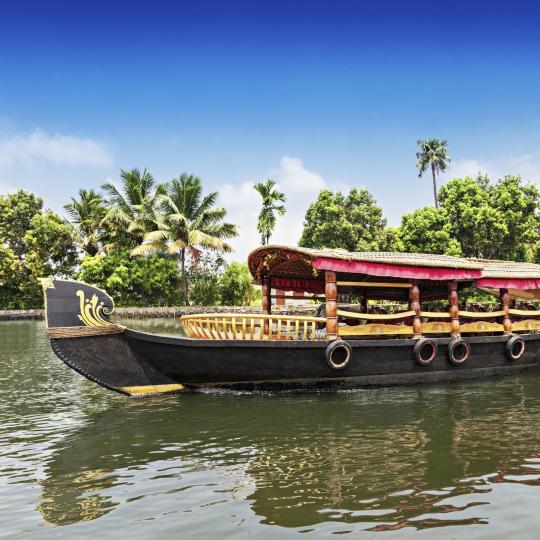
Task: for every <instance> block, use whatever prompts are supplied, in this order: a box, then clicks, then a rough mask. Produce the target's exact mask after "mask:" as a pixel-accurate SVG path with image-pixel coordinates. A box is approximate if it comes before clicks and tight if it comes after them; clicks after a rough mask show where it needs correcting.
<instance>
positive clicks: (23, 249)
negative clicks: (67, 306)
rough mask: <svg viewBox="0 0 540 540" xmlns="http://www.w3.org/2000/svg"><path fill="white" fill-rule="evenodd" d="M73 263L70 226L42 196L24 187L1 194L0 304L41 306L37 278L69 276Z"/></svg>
mask: <svg viewBox="0 0 540 540" xmlns="http://www.w3.org/2000/svg"><path fill="white" fill-rule="evenodd" d="M76 262H77V251H76V248H75V245H74V237H73V230H72V228H71V227H70V225H69V224H68V223H66V222H65V221H64V220H63V219H62V218H61V217H60V216H58V215H57V214H55V213H54V212H51V211H50V210H47V209H45V208H44V207H43V200H42V199H41V198H39V197H37V196H36V195H34V194H32V193H30V192H28V191H24V190H19V191H16V192H15V193H12V194H9V195H5V196H2V195H0V306H2V307H3V308H4V309H25V308H36V307H41V306H42V304H43V300H42V294H41V286H40V284H39V281H38V280H39V278H42V277H49V276H61V277H62V276H69V275H72V273H73V270H74V267H75V265H76Z"/></svg>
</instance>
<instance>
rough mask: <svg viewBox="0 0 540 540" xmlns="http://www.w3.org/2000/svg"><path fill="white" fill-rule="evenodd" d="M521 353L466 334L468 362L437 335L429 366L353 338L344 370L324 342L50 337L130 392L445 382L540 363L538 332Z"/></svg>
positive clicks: (96, 376)
mask: <svg viewBox="0 0 540 540" xmlns="http://www.w3.org/2000/svg"><path fill="white" fill-rule="evenodd" d="M522 337H523V339H524V341H525V352H524V354H523V356H522V357H521V358H520V359H519V360H513V361H512V360H509V359H508V358H507V356H506V353H505V345H506V342H507V341H508V339H509V337H508V336H483V337H470V338H465V341H467V342H468V343H469V344H470V347H471V354H470V357H469V359H468V360H467V361H466V362H465V363H464V364H462V365H459V366H456V365H453V364H452V363H450V361H449V360H448V357H447V346H448V343H449V342H450V340H449V339H448V338H439V339H435V340H434V341H435V342H436V343H437V345H438V353H437V356H436V358H435V359H434V360H433V362H432V363H431V364H430V365H428V366H423V365H420V364H418V362H417V361H416V360H415V356H414V352H413V347H414V342H413V341H412V340H410V339H394V340H388V339H386V340H351V341H348V343H349V344H350V345H351V348H352V354H351V360H350V362H349V364H348V365H347V366H346V367H345V368H344V369H333V368H331V367H330V366H329V365H328V363H327V362H326V358H325V349H326V347H327V343H326V342H322V341H321V342H304V341H264V342H259V341H247V340H246V341H228V340H227V341H213V340H209V341H204V340H194V339H190V338H181V337H178V338H176V337H166V336H158V335H153V334H147V333H144V332H138V331H134V330H126V331H125V332H124V333H122V334H117V335H112V336H92V337H77V338H67V339H65V338H64V339H52V340H51V343H52V347H53V350H54V352H55V353H56V354H57V355H58V356H59V357H60V358H61V359H62V360H64V361H65V362H66V363H67V364H68V365H69V366H70V367H72V368H73V369H75V370H76V371H78V372H80V373H81V374H83V375H85V376H86V377H88V378H89V379H91V380H93V381H95V382H97V383H98V384H100V385H102V386H104V387H106V388H109V389H112V390H117V391H121V392H124V393H127V394H133V393H135V394H136V393H154V392H152V391H151V390H149V391H148V392H144V391H142V392H132V391H130V390H129V389H133V388H143V387H148V388H149V389H150V388H151V387H152V386H154V387H160V386H162V387H163V388H166V387H167V385H173V384H174V383H176V384H178V385H181V386H182V387H184V388H191V389H197V388H231V389H240V390H257V389H261V390H283V389H291V390H292V389H320V388H354V387H370V386H391V385H401V384H420V383H439V382H451V381H457V380H464V379H473V378H479V377H488V376H495V375H505V374H510V373H515V372H518V371H523V370H527V369H535V368H537V367H539V366H540V334H532V335H524V336H522Z"/></svg>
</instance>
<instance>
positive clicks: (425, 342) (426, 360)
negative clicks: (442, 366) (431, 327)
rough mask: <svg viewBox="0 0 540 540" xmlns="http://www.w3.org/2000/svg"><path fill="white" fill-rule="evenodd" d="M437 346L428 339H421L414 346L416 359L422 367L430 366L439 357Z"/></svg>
mask: <svg viewBox="0 0 540 540" xmlns="http://www.w3.org/2000/svg"><path fill="white" fill-rule="evenodd" d="M437 349H438V348H437V344H436V343H435V342H434V341H433V340H432V339H428V338H420V339H419V340H418V341H417V342H416V343H415V345H414V358H415V359H416V361H417V362H418V363H419V364H420V365H421V366H429V364H431V362H433V360H434V358H435V357H436V356H437Z"/></svg>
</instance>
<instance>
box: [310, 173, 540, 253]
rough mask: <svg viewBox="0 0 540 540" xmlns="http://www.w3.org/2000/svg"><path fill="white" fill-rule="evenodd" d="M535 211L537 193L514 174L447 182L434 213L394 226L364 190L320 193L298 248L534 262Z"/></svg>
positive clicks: (538, 225)
mask: <svg viewBox="0 0 540 540" xmlns="http://www.w3.org/2000/svg"><path fill="white" fill-rule="evenodd" d="M539 210H540V192H539V191H538V188H537V187H536V186H535V185H534V184H529V183H524V182H523V181H522V180H521V178H520V177H519V176H505V177H504V178H501V179H500V180H499V181H497V182H495V183H492V182H490V180H489V179H488V178H487V177H485V176H479V177H478V178H476V179H473V178H469V177H467V178H464V179H459V178H456V179H454V180H451V181H450V182H448V183H446V184H445V185H444V186H442V187H441V189H440V191H439V193H438V208H436V207H434V206H426V207H424V208H419V209H417V210H414V211H413V212H411V213H410V214H405V215H404V216H403V217H402V218H401V225H400V226H399V227H397V228H389V227H387V226H386V220H385V219H384V218H383V215H382V210H381V208H380V207H379V206H377V204H376V201H375V199H374V198H373V197H372V196H371V195H370V194H369V193H368V192H367V191H366V190H357V189H352V190H351V192H350V193H349V195H348V196H345V195H343V194H342V193H340V192H336V193H332V192H330V191H327V190H323V191H321V192H320V193H319V196H318V197H317V200H316V201H315V202H314V203H312V204H311V205H310V206H309V208H308V211H307V213H306V217H305V222H304V230H303V233H302V237H301V239H300V245H302V246H305V247H315V248H321V247H332V248H342V249H346V250H348V251H355V250H356V251H362V250H378V251H405V252H410V253H421V252H424V253H441V254H446V255H462V256H465V257H479V258H486V259H508V260H514V261H530V262H539V261H540V215H539V214H540V212H539Z"/></svg>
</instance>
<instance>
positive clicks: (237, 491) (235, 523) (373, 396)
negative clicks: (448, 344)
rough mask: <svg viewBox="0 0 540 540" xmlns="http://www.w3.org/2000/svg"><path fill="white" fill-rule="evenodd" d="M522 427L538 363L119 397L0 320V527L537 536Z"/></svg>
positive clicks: (140, 534) (157, 533) (531, 410)
mask: <svg viewBox="0 0 540 540" xmlns="http://www.w3.org/2000/svg"><path fill="white" fill-rule="evenodd" d="M173 324H174V323H171V322H166V321H152V322H150V323H149V325H148V329H151V330H152V331H163V332H167V333H170V332H171V331H174V326H173ZM131 326H137V323H133V322H132V323H131ZM140 326H141V323H139V327H140ZM143 326H144V325H143ZM539 426H540V373H539V374H538V375H536V374H528V375H522V376H519V377H512V378H504V379H496V380H495V379H493V380H485V381H482V382H472V383H466V384H454V385H449V386H431V387H409V388H392V389H377V390H360V391H355V392H340V393H319V394H316V393H304V394H234V393H221V394H220V393H209V394H185V395H180V396H175V397H161V398H156V399H146V400H132V399H131V400H130V399H127V398H125V397H122V396H117V395H115V394H112V393H110V392H107V391H105V390H102V389H100V388H98V387H97V386H95V385H94V384H92V383H90V382H88V381H86V380H85V379H83V378H82V377H81V376H79V375H77V374H76V373H74V372H73V371H71V370H70V369H68V368H67V367H66V366H64V365H63V364H62V362H61V361H60V360H58V359H57V358H56V357H55V356H54V355H53V353H52V352H51V351H50V349H49V346H48V343H47V341H46V339H45V334H44V328H43V323H38V322H13V323H0V538H9V539H16V538H36V539H49V538H62V539H63V538H65V539H72V538H81V539H86V538H88V539H93V540H95V539H103V538H130V539H143V538H144V539H148V538H159V539H160V540H168V539H173V538H174V539H179V538H182V539H191V538H196V539H199V538H200V539H206V538H257V539H259V538H262V539H270V538H276V537H283V538H301V537H302V536H299V535H305V536H308V537H333V535H334V534H349V535H352V536H354V537H356V538H378V539H380V538H417V537H418V538H429V539H431V538H486V539H488V538H489V539H493V538H512V539H519V538H527V539H529V538H530V539H536V538H538V537H540V511H539V510H540V430H539Z"/></svg>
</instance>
